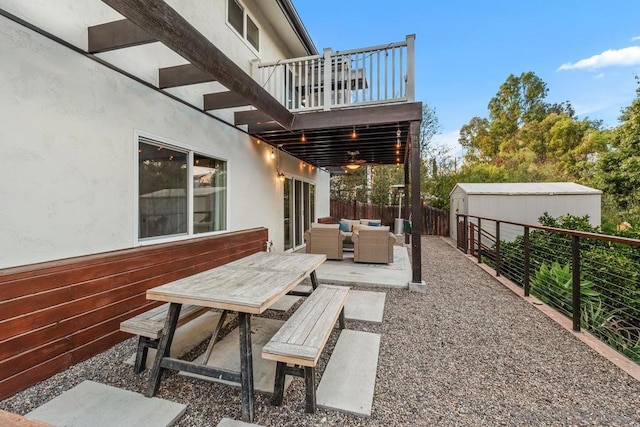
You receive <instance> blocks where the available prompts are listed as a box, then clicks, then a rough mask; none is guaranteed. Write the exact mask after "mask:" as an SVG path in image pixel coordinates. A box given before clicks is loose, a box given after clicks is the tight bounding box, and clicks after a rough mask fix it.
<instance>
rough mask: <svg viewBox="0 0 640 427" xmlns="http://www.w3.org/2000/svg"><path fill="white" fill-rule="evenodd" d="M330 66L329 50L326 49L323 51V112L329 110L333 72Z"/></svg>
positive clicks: (328, 48)
mask: <svg viewBox="0 0 640 427" xmlns="http://www.w3.org/2000/svg"><path fill="white" fill-rule="evenodd" d="M332 68H333V67H332V64H331V48H330V47H326V48H325V49H324V76H323V85H324V101H323V102H324V106H323V109H324V111H329V110H331V81H332V79H333V71H332ZM337 90H338V86H337V82H336V93H337Z"/></svg>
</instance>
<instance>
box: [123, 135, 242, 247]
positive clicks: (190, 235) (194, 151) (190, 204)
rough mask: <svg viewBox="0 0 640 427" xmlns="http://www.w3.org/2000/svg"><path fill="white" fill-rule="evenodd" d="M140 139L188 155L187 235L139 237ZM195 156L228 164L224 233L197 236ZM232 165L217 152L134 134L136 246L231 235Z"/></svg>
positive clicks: (163, 138) (134, 228)
mask: <svg viewBox="0 0 640 427" xmlns="http://www.w3.org/2000/svg"><path fill="white" fill-rule="evenodd" d="M140 137H142V138H144V139H148V140H151V141H153V142H154V143H156V145H159V146H162V147H166V148H169V149H172V150H176V151H182V152H186V153H187V165H188V167H187V183H188V185H187V220H188V223H187V232H186V233H181V234H172V235H165V236H157V237H143V238H140V235H139V227H140V203H139V197H140V194H139V192H140V175H139V174H140V168H139V161H140V160H139V152H138V149H139V143H140V142H141V141H140ZM194 155H200V156H205V157H209V158H212V159H215V160H219V161H221V162H225V163H226V173H227V181H226V200H225V222H226V223H225V227H224V229H222V230H218V231H208V232H203V233H194V225H193V215H194V200H193V194H194V186H193V179H192V177H193V162H194ZM230 165H231V162H230V161H229V159H228V158H226V157H224V156H221V155H220V154H219V153H214V152H211V151H206V150H202V149H201V148H199V147H195V146H193V145H189V144H184V143H180V142H177V141H173V140H171V139H169V138H165V137H162V136H159V135H154V134H151V133H148V132H143V131H139V130H135V131H134V137H133V169H134V170H133V187H134V188H133V230H132V231H133V241H134V246H136V245H137V246H145V245H154V244H158V243H167V242H176V241H180V240H187V239H194V238H198V237H204V236H211V235H216V234H222V233H227V232H229V218H230V217H229V208H230V203H229V201H230V199H231V197H230V196H229V176H230V173H229V169H230V167H231V166H230Z"/></svg>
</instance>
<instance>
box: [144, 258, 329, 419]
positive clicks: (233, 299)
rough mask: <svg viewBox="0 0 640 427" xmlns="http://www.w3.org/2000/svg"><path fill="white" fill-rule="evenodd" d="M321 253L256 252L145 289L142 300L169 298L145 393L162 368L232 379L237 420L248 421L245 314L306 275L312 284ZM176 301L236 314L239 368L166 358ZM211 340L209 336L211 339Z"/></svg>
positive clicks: (249, 375)
mask: <svg viewBox="0 0 640 427" xmlns="http://www.w3.org/2000/svg"><path fill="white" fill-rule="evenodd" d="M325 260H326V256H325V255H319V254H291V253H275V252H259V253H257V254H254V255H251V256H248V257H246V258H242V259H240V260H238V261H234V262H232V263H229V264H226V265H223V266H221V267H217V268H214V269H211V270H207V271H204V272H202V273H198V274H195V275H193V276H189V277H185V278H183V279H180V280H176V281H174V282H170V283H167V284H164V285H162V286H158V287H156V288H153V289H149V290H148V291H147V299H151V300H157V301H165V302H169V303H170V306H169V311H168V313H167V319H166V321H165V325H164V329H163V333H162V336H161V337H160V341H159V343H158V349H157V352H156V359H155V361H154V363H153V367H152V369H151V373H150V375H149V384H148V387H147V392H146V396H147V397H151V396H153V395H154V394H155V393H156V391H157V390H158V387H159V386H160V380H161V377H162V372H163V370H164V369H171V370H181V371H185V372H190V373H195V374H200V375H206V376H210V377H214V378H219V379H223V380H226V381H230V382H234V383H237V384H239V385H240V386H241V388H242V418H243V420H244V421H248V422H252V421H253V415H254V388H253V358H252V351H251V315H252V314H260V313H263V312H264V311H265V310H267V309H268V308H269V307H270V306H271V305H272V304H274V303H275V302H276V301H277V300H278V299H280V298H281V297H282V296H283V295H286V294H287V293H290V292H291V291H292V290H293V288H294V287H296V286H297V285H298V284H299V283H300V282H302V281H303V280H304V278H305V277H306V276H311V280H312V284H313V288H314V289H315V288H316V287H317V278H316V275H315V270H316V269H317V268H318V267H319V266H320V265H321V264H322V263H323V262H324V261H325ZM182 304H192V305H198V306H202V307H209V308H216V309H220V310H226V311H235V312H237V313H238V320H239V324H240V372H236V371H230V370H227V369H221V368H216V367H212V366H207V365H206V362H205V364H198V363H194V362H188V361H184V360H179V359H175V358H171V357H169V349H170V348H171V342H172V340H173V335H174V333H175V329H176V325H177V322H178V317H179V315H180V309H181V307H182ZM212 339H213V338H212Z"/></svg>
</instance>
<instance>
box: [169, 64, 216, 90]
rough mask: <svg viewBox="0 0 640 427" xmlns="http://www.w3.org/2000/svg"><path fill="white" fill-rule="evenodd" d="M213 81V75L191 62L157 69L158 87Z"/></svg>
mask: <svg viewBox="0 0 640 427" xmlns="http://www.w3.org/2000/svg"><path fill="white" fill-rule="evenodd" d="M215 81H216V79H214V78H213V76H211V75H210V74H207V73H205V72H203V71H201V70H200V69H199V68H198V67H196V66H195V65H193V64H184V65H175V66H173V67H165V68H160V69H159V70H158V87H159V88H160V89H167V88H170V87H178V86H188V85H195V84H198V83H208V82H215Z"/></svg>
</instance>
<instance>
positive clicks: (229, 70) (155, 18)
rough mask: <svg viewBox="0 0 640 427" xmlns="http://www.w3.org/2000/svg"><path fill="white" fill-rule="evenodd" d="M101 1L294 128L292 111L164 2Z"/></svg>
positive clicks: (232, 89) (133, 0)
mask: <svg viewBox="0 0 640 427" xmlns="http://www.w3.org/2000/svg"><path fill="white" fill-rule="evenodd" d="M102 1H103V2H104V3H106V4H108V5H109V6H111V7H112V8H113V9H115V10H116V11H117V12H119V13H120V14H122V15H123V16H125V17H126V18H128V19H129V20H131V21H132V22H134V23H135V24H136V25H138V26H139V27H140V28H141V29H143V30H144V31H146V32H147V33H149V34H150V35H151V36H153V37H156V38H157V39H158V40H159V41H161V42H162V43H164V45H165V46H167V47H168V48H170V49H171V50H173V51H174V52H176V53H177V54H178V55H180V56H182V57H183V58H185V59H186V60H187V61H189V62H191V63H192V64H193V65H195V66H196V67H198V68H199V69H200V70H201V71H203V72H205V73H207V74H210V75H211V76H213V77H214V78H215V79H216V80H217V81H219V82H220V83H222V84H223V85H224V86H225V87H227V89H229V90H231V91H233V92H236V93H238V94H239V95H240V96H242V97H243V98H245V99H246V100H247V102H249V103H250V104H251V105H253V106H254V107H256V108H257V109H258V110H260V111H263V112H265V113H266V114H268V115H269V116H270V117H271V118H272V119H273V120H275V121H276V122H278V123H280V124H281V125H282V126H283V127H285V128H287V129H288V128H289V127H291V125H292V124H293V114H292V113H291V112H290V111H289V110H287V109H286V108H285V107H284V106H283V105H282V104H280V103H279V102H278V101H277V100H276V99H275V98H274V97H273V96H271V95H270V94H269V93H268V92H267V91H266V90H265V89H264V88H263V87H262V86H260V85H259V84H258V83H257V82H256V81H255V80H253V79H252V78H251V77H250V76H249V75H247V73H245V72H244V70H242V69H241V68H240V67H239V66H238V65H236V64H235V63H234V62H233V61H232V60H231V59H229V58H228V57H227V56H226V55H225V54H224V53H222V51H221V50H220V49H218V48H217V47H216V46H215V45H214V44H213V43H211V42H210V41H209V40H208V39H207V38H206V37H205V36H203V35H202V33H200V32H199V31H198V30H197V29H195V28H194V27H193V26H192V25H191V24H189V22H187V20H186V19H184V18H183V17H182V16H181V15H180V14H178V13H177V12H176V11H175V10H174V9H172V8H171V7H170V6H169V5H167V4H166V3H165V2H164V1H161V0H102Z"/></svg>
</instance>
